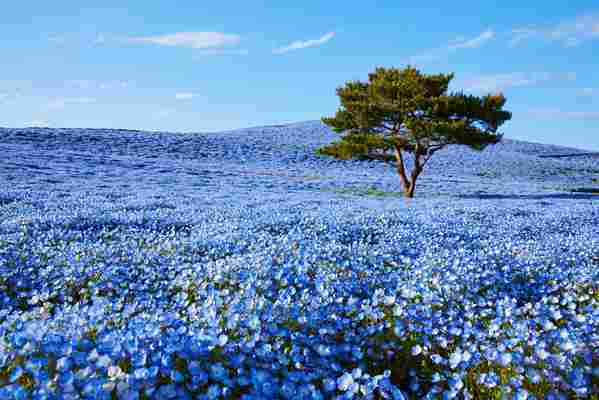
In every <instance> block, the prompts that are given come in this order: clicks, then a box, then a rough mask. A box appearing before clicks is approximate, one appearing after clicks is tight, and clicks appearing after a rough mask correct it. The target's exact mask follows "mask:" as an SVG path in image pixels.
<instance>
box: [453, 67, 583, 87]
mask: <svg viewBox="0 0 599 400" xmlns="http://www.w3.org/2000/svg"><path fill="white" fill-rule="evenodd" d="M575 79H576V74H575V73H564V74H555V73H532V74H525V73H521V72H516V73H510V74H495V75H484V76H478V77H475V78H472V79H468V80H466V81H464V82H463V84H462V85H461V87H463V88H464V90H466V91H469V92H496V91H502V90H505V89H507V88H512V87H522V86H534V85H539V84H543V83H547V82H556V81H573V80H575Z"/></svg>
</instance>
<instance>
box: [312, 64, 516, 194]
mask: <svg viewBox="0 0 599 400" xmlns="http://www.w3.org/2000/svg"><path fill="white" fill-rule="evenodd" d="M452 79H453V74H447V75H444V74H439V75H426V74H423V73H421V72H420V71H418V70H417V69H415V68H413V67H409V66H408V67H407V68H405V69H397V68H377V69H376V70H375V72H374V73H371V74H369V75H368V82H361V81H352V82H347V83H346V84H345V86H343V87H340V88H338V89H337V95H338V96H339V99H340V101H341V107H340V108H339V109H338V110H337V113H336V114H335V116H334V117H332V118H323V119H322V121H323V122H324V123H325V124H327V125H329V126H330V127H331V128H332V129H333V130H334V131H335V132H337V133H340V134H344V136H343V138H342V139H341V140H340V141H337V142H333V143H331V144H329V145H328V146H325V147H323V148H321V149H319V152H320V153H321V154H324V155H329V156H333V157H336V158H340V159H350V158H360V159H381V160H384V161H394V162H395V165H396V168H397V172H398V174H399V178H400V180H401V184H402V186H403V189H404V192H405V195H406V196H407V197H413V196H414V188H415V187H416V181H417V180H418V177H419V176H420V174H421V172H422V171H423V169H424V166H425V165H426V163H427V162H428V161H429V160H430V158H431V157H432V156H433V154H435V153H436V152H437V151H439V150H441V149H443V148H444V147H446V146H448V145H452V144H459V145H467V146H469V147H471V148H473V149H476V150H483V149H484V148H485V147H486V146H487V145H489V144H495V143H498V142H499V141H500V140H501V137H502V135H501V134H499V133H497V129H498V128H499V126H501V125H502V124H503V123H504V122H506V121H508V120H510V119H511V113H510V112H508V111H505V110H503V106H504V104H505V101H506V99H505V97H504V96H503V95H502V94H495V95H491V94H489V95H486V96H484V97H476V96H472V95H466V94H464V93H461V92H460V93H448V86H449V82H450V81H451V80H452ZM389 151H392V152H393V155H391V154H389ZM404 153H410V154H412V156H413V161H414V162H413V167H412V171H411V173H409V177H408V171H407V168H406V165H405V164H404Z"/></svg>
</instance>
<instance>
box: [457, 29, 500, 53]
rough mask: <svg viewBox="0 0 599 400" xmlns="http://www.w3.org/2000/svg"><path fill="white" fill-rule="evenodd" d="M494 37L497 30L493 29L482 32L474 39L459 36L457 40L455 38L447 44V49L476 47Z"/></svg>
mask: <svg viewBox="0 0 599 400" xmlns="http://www.w3.org/2000/svg"><path fill="white" fill-rule="evenodd" d="M494 37H495V32H494V31H493V30H492V29H487V30H486V31H484V32H481V34H480V35H478V36H477V37H475V38H472V39H465V38H458V39H457V40H454V41H453V42H452V43H450V44H449V45H448V46H447V49H448V50H458V49H476V48H479V47H480V46H482V45H483V44H485V43H486V42H488V41H489V40H491V39H493V38H494Z"/></svg>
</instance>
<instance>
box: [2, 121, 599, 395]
mask: <svg viewBox="0 0 599 400" xmlns="http://www.w3.org/2000/svg"><path fill="white" fill-rule="evenodd" d="M334 138H335V135H334V134H333V133H331V132H330V131H328V130H327V129H326V128H325V127H324V126H323V125H321V124H320V123H318V122H306V123H298V124H291V125H285V126H274V127H257V128H250V129H243V130H235V131H229V132H218V133H201V134H200V133H198V134H176V133H166V132H152V133H150V132H140V131H125V130H123V131H120V130H89V129H42V128H36V129H0V154H1V157H0V398H1V399H4V398H7V399H13V398H19V399H22V398H119V399H121V398H122V399H138V398H144V399H154V398H156V399H164V398H168V399H170V398H182V399H186V398H188V399H189V398H200V399H204V398H207V399H208V398H219V396H220V397H222V398H243V399H251V398H313V399H321V398H394V399H405V398H440V397H444V398H465V397H468V398H473V399H489V398H500V396H502V395H506V396H509V397H516V398H529V397H528V396H529V395H531V396H535V398H551V396H557V397H556V398H560V397H559V396H562V397H563V398H577V396H580V397H584V396H587V395H589V394H592V395H596V394H597V388H598V387H599V381H598V376H599V375H598V374H597V368H598V367H599V358H598V357H597V355H598V354H599V340H598V337H597V332H599V231H598V230H597V226H599V201H598V199H599V196H597V195H596V194H594V193H593V192H592V191H591V192H573V190H576V189H580V188H590V187H597V186H598V182H597V178H599V171H598V169H599V166H598V164H597V158H596V157H595V156H594V155H592V154H591V155H588V154H584V152H583V151H581V150H573V149H563V148H559V147H555V146H546V145H539V144H533V143H524V142H518V141H511V140H509V141H505V142H503V143H501V144H499V145H496V146H493V147H491V148H489V149H488V150H486V151H484V152H482V153H475V152H472V151H470V150H467V149H464V148H449V149H447V150H445V151H443V152H440V153H439V154H438V156H436V157H435V158H433V159H432V160H431V163H430V167H428V165H427V171H426V172H425V174H424V176H423V178H422V181H423V184H422V185H421V187H420V191H419V192H418V193H417V196H416V198H414V199H406V198H402V197H401V195H400V194H399V193H397V192H398V191H399V190H398V186H399V182H398V177H397V176H396V174H395V172H394V169H393V168H392V167H390V166H388V165H385V164H384V163H382V162H375V161H371V162H368V161H337V160H333V159H330V158H323V157H320V156H317V155H316V154H315V150H316V149H317V148H318V147H319V146H321V145H322V144H325V143H328V142H329V141H331V140H332V139H334ZM573 153H575V154H577V156H574V157H571V156H570V157H543V156H546V155H556V154H558V155H564V154H573ZM342 396H343V397H342ZM427 396H428V397H427Z"/></svg>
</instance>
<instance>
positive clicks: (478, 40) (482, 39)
mask: <svg viewBox="0 0 599 400" xmlns="http://www.w3.org/2000/svg"><path fill="white" fill-rule="evenodd" d="M495 35H496V34H495V31H494V30H492V29H487V30H485V31H483V32H481V33H480V34H479V35H478V36H475V37H473V38H466V37H459V38H456V39H454V40H453V41H451V42H449V43H448V44H446V45H445V46H442V47H438V48H436V49H431V50H427V51H425V52H423V53H421V54H417V55H415V56H412V57H410V59H409V60H410V63H411V64H417V63H421V62H427V61H434V60H437V59H439V58H442V57H445V56H447V55H449V54H451V53H453V52H455V51H457V50H462V49H477V48H480V47H482V46H483V45H484V44H485V43H487V42H488V41H490V40H492V39H493V38H495Z"/></svg>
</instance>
